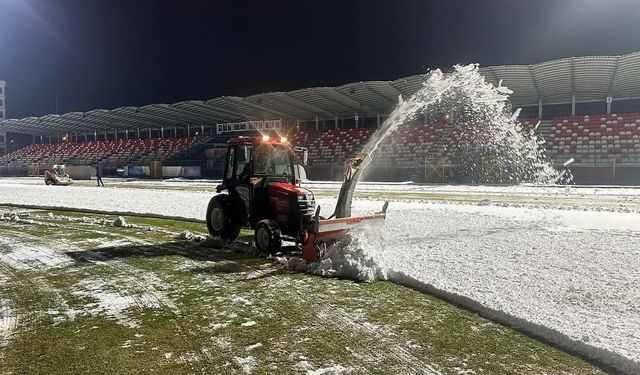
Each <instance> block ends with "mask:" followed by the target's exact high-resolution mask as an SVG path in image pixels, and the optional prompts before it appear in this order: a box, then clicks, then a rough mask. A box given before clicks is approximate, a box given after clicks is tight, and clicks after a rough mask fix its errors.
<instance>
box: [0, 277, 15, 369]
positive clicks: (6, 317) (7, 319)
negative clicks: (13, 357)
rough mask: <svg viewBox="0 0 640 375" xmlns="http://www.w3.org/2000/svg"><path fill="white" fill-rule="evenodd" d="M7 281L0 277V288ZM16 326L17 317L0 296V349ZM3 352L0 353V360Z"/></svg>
mask: <svg viewBox="0 0 640 375" xmlns="http://www.w3.org/2000/svg"><path fill="white" fill-rule="evenodd" d="M6 281H7V279H6V278H5V277H4V275H0V288H2V286H3V284H4V283H5V282H6ZM17 325H18V317H17V316H16V315H15V313H14V312H13V310H12V309H11V306H10V305H9V303H8V301H6V300H5V299H3V298H2V295H1V294H0V349H2V348H4V347H5V346H6V345H7V342H8V341H9V338H10V337H11V333H12V332H13V331H14V330H15V329H16V326H17ZM2 356H3V352H2V351H0V358H2Z"/></svg>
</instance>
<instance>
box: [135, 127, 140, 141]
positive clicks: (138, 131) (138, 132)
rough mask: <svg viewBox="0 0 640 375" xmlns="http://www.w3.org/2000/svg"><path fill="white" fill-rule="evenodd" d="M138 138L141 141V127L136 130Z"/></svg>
mask: <svg viewBox="0 0 640 375" xmlns="http://www.w3.org/2000/svg"><path fill="white" fill-rule="evenodd" d="M136 138H137V139H140V127H139V126H138V127H137V128H136Z"/></svg>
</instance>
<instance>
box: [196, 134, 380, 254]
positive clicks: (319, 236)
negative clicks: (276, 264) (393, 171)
mask: <svg viewBox="0 0 640 375" xmlns="http://www.w3.org/2000/svg"><path fill="white" fill-rule="evenodd" d="M307 155H308V154H307V149H306V148H303V147H292V146H291V144H290V143H289V142H288V141H287V139H286V138H284V137H282V138H281V137H269V136H267V135H264V136H259V137H237V138H233V139H231V140H229V142H228V145H227V156H226V161H225V170H224V177H223V181H222V184H221V185H218V186H217V187H216V192H217V193H222V192H226V194H217V195H215V196H214V197H213V198H211V200H210V201H209V206H208V207H207V229H208V231H209V234H210V235H211V236H214V237H221V238H222V239H224V240H235V239H236V238H237V237H238V234H239V233H240V228H241V227H248V228H251V229H253V230H254V237H255V244H256V248H258V250H260V251H262V252H266V253H270V254H274V253H276V252H277V251H278V250H279V249H280V247H281V245H282V240H283V239H284V240H288V241H293V242H295V243H296V245H300V246H302V249H303V257H304V259H305V260H306V261H308V262H314V261H316V260H317V259H318V258H319V257H320V256H322V253H323V251H324V249H326V246H328V245H330V244H331V243H333V242H335V241H339V240H341V239H342V238H344V237H345V236H346V234H347V232H348V231H350V230H353V229H355V228H360V227H366V226H371V225H379V224H382V223H383V222H384V219H385V214H386V209H387V206H388V204H387V203H385V204H384V206H383V208H382V211H381V212H379V213H376V214H373V215H366V216H351V199H352V196H353V192H354V190H355V187H356V184H357V182H358V178H359V177H360V174H361V173H362V170H363V169H364V167H366V165H367V164H368V163H369V162H370V158H369V157H368V155H367V154H366V153H361V154H359V155H358V156H356V157H355V158H353V159H351V160H350V161H349V162H348V163H347V166H346V168H345V173H344V180H343V184H342V187H341V189H340V194H339V196H338V203H337V204H336V209H335V211H334V213H333V215H331V217H329V218H328V219H325V218H323V217H321V216H320V207H316V201H315V197H314V195H313V193H312V192H311V191H309V190H308V189H305V188H303V187H301V186H300V182H301V180H303V179H305V178H306V176H305V173H304V168H302V165H305V164H306V161H307Z"/></svg>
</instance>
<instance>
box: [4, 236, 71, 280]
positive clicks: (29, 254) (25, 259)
mask: <svg viewBox="0 0 640 375" xmlns="http://www.w3.org/2000/svg"><path fill="white" fill-rule="evenodd" d="M0 246H2V247H4V248H5V249H6V250H2V249H0V262H1V263H4V264H6V265H7V266H9V267H11V268H13V269H16V270H21V271H24V270H32V269H36V270H47V269H51V268H59V267H66V266H68V265H70V264H73V262H74V261H73V259H71V258H70V257H69V256H67V255H65V254H63V253H61V252H59V251H56V249H55V248H53V247H51V246H44V245H31V244H26V243H24V242H20V241H15V240H14V239H12V238H8V237H2V236H0Z"/></svg>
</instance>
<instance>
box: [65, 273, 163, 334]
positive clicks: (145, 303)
mask: <svg viewBox="0 0 640 375" xmlns="http://www.w3.org/2000/svg"><path fill="white" fill-rule="evenodd" d="M72 293H73V294H74V295H76V296H79V297H84V298H89V299H91V300H93V301H92V302H88V303H86V304H85V305H84V308H83V309H82V310H81V312H80V313H81V314H84V315H104V316H107V317H109V318H112V319H114V320H116V322H118V323H119V324H122V325H125V326H127V327H131V328H136V327H138V326H139V322H137V321H136V320H135V319H133V318H131V317H130V316H129V315H128V313H127V310H128V309H130V308H134V307H135V308H153V309H158V308H160V307H161V302H160V301H159V299H158V296H156V295H153V294H151V293H145V292H142V291H131V290H126V291H121V290H119V289H118V288H117V286H114V285H110V284H109V283H107V282H106V281H104V280H101V279H87V280H82V281H81V282H80V283H79V285H78V288H77V289H76V290H74V291H73V292H72Z"/></svg>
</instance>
